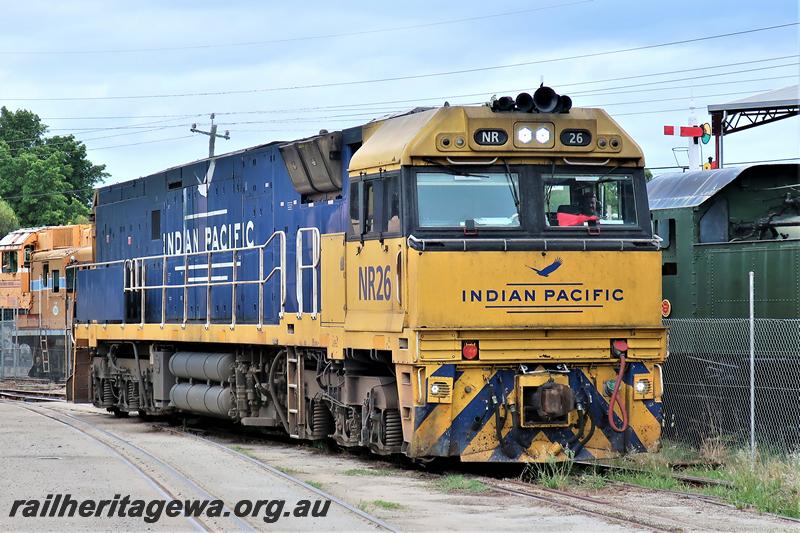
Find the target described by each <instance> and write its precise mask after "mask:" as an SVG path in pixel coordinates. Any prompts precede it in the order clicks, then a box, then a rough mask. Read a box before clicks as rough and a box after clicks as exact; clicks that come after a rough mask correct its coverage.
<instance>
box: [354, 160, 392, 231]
mask: <svg viewBox="0 0 800 533" xmlns="http://www.w3.org/2000/svg"><path fill="white" fill-rule="evenodd" d="M400 213H401V211H400V176H398V175H397V174H395V175H391V176H386V175H383V176H381V177H374V178H373V177H370V178H369V179H362V180H361V181H358V182H354V183H351V184H350V235H351V236H355V237H359V238H362V239H379V238H383V235H384V234H398V233H400V231H401V225H400Z"/></svg>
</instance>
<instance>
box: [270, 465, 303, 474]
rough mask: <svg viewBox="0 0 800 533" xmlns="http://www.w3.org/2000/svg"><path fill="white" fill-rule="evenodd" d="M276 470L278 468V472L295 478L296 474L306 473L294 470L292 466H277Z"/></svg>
mask: <svg viewBox="0 0 800 533" xmlns="http://www.w3.org/2000/svg"><path fill="white" fill-rule="evenodd" d="M275 468H277V469H278V470H280V471H281V472H283V473H284V474H287V475H289V476H293V475H295V474H305V472H303V471H302V470H298V469H296V468H292V467H291V466H275Z"/></svg>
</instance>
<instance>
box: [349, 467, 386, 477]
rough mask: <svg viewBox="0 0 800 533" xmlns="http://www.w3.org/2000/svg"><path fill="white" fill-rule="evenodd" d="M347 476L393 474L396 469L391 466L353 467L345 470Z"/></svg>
mask: <svg viewBox="0 0 800 533" xmlns="http://www.w3.org/2000/svg"><path fill="white" fill-rule="evenodd" d="M343 474H344V475H345V476H393V475H396V472H395V471H394V470H391V469H389V468H351V469H350V470H345V471H344V472H343Z"/></svg>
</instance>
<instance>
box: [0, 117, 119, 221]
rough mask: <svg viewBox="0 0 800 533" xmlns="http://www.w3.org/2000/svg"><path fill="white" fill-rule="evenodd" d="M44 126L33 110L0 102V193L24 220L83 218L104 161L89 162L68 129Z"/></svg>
mask: <svg viewBox="0 0 800 533" xmlns="http://www.w3.org/2000/svg"><path fill="white" fill-rule="evenodd" d="M46 131H47V126H46V125H45V124H43V123H42V122H41V119H40V118H39V117H38V115H36V114H35V113H32V112H31V111H27V110H23V109H21V110H18V111H9V110H8V109H6V108H5V107H3V108H0V197H2V198H5V199H6V201H8V203H9V204H10V206H11V208H12V209H13V211H14V212H16V214H17V217H18V219H19V222H20V223H21V224H22V225H24V226H43V225H60V224H73V223H79V222H81V221H85V220H87V219H88V215H89V213H90V206H91V202H92V194H93V188H94V186H95V185H97V184H98V183H99V182H101V181H102V180H103V179H104V178H105V177H106V176H107V175H108V174H107V173H106V172H105V165H95V164H93V163H92V162H91V161H90V160H89V159H88V157H87V154H86V146H85V145H84V144H83V143H82V142H80V141H78V140H77V139H75V138H74V137H73V136H72V135H68V136H54V137H45V133H46Z"/></svg>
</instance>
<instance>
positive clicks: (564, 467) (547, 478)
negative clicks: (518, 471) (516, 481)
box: [522, 457, 575, 489]
mask: <svg viewBox="0 0 800 533" xmlns="http://www.w3.org/2000/svg"><path fill="white" fill-rule="evenodd" d="M574 464H575V463H574V462H573V461H572V460H567V461H556V459H555V458H554V457H548V458H547V461H546V462H544V463H528V466H527V467H526V469H525V471H524V472H523V473H522V477H523V478H527V479H528V480H531V481H536V482H538V483H540V484H541V485H544V486H545V487H547V488H550V489H560V488H563V487H565V486H567V485H568V484H569V481H570V475H571V474H572V467H573V466H574Z"/></svg>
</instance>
